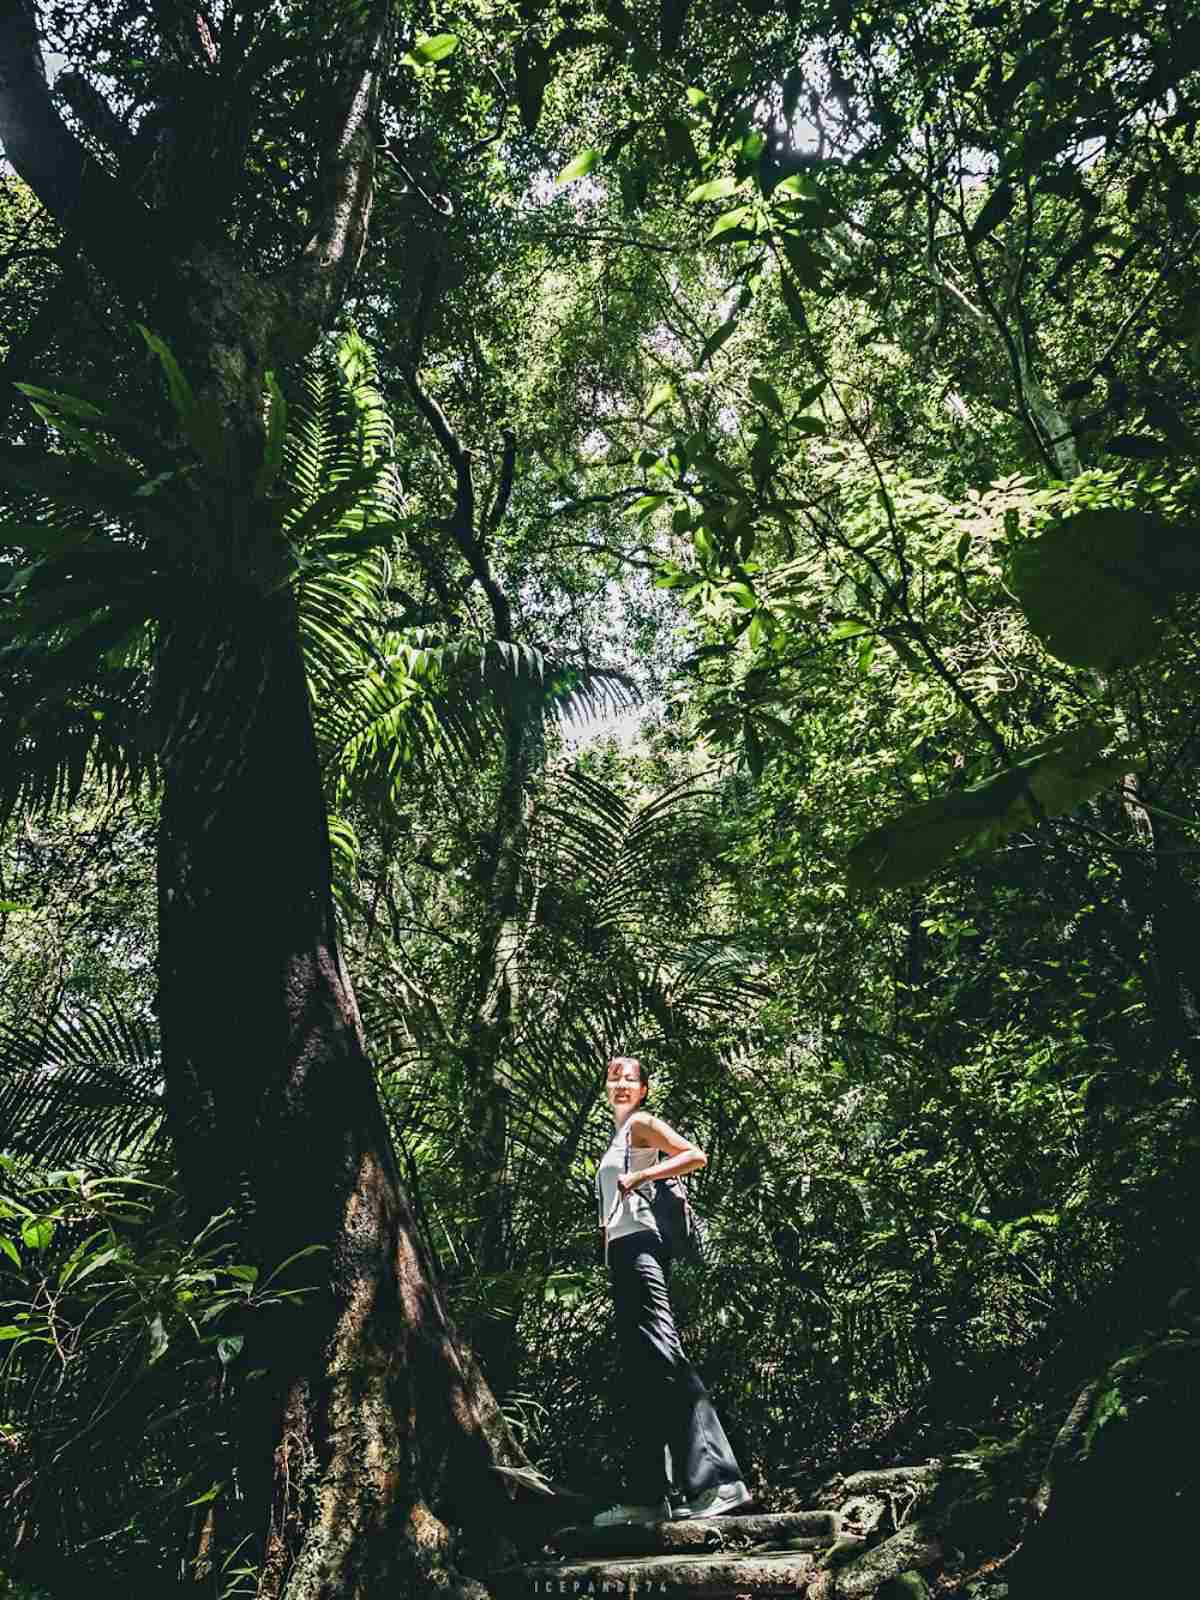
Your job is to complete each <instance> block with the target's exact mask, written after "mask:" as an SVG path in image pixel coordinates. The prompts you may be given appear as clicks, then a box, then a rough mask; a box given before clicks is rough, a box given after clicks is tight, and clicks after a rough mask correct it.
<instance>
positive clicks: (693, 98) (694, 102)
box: [684, 88, 708, 111]
mask: <svg viewBox="0 0 1200 1600" xmlns="http://www.w3.org/2000/svg"><path fill="white" fill-rule="evenodd" d="M684 93H685V94H686V95H687V103H688V105H690V106H691V108H692V110H693V111H699V109H700V107H701V106H706V105H707V104H708V96H707V95H706V94H705V92H704V90H703V89H696V88H688V89H686V90H685V91H684Z"/></svg>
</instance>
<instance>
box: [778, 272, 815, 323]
mask: <svg viewBox="0 0 1200 1600" xmlns="http://www.w3.org/2000/svg"><path fill="white" fill-rule="evenodd" d="M779 289H780V292H781V294H782V295H783V303H784V305H785V306H786V307H787V310H788V315H789V316H790V317H791V319H792V321H793V322H794V323H795V324H796V326H797V327H798V328H799V329H800V332H801V333H803V334H807V333H808V314H807V313H806V311H805V309H804V301H803V300H802V299H801V297H800V291H799V289H797V287H796V285H795V283H794V282H793V281H792V279H791V277H789V275H788V274H787V273H786V272H781V273H780V274H779Z"/></svg>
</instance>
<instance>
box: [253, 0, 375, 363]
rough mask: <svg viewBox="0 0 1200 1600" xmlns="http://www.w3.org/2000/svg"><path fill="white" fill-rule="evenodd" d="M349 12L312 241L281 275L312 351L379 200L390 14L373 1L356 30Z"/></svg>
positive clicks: (352, 269) (303, 343)
mask: <svg viewBox="0 0 1200 1600" xmlns="http://www.w3.org/2000/svg"><path fill="white" fill-rule="evenodd" d="M351 15H352V13H351V12H345V13H344V18H345V19H346V20H344V21H343V24H342V28H341V31H340V33H339V35H338V41H339V44H340V58H341V64H340V67H339V69H338V72H337V74H336V78H335V82H334V84H333V87H332V90H331V92H330V100H331V102H332V104H333V105H334V106H335V107H336V108H337V110H336V127H335V130H334V133H333V135H332V137H331V138H330V139H329V141H328V142H327V144H326V146H325V148H324V150H323V151H322V152H321V155H320V160H319V163H318V168H317V201H316V205H315V207H314V223H313V232H312V237H311V238H310V239H309V241H308V244H307V245H306V246H305V248H304V254H303V256H302V257H301V259H300V260H299V261H298V262H296V263H295V265H294V266H291V267H289V268H287V269H286V270H285V271H284V272H283V273H281V274H280V275H279V279H278V283H279V287H280V288H281V289H282V290H283V292H284V298H285V300H286V299H288V298H290V297H292V296H295V297H296V299H297V300H298V301H299V303H300V305H301V306H302V307H303V313H304V314H303V315H302V317H301V319H300V322H301V326H300V327H299V328H298V329H297V330H296V334H295V338H294V342H295V344H296V346H297V348H299V349H304V350H307V349H308V348H309V347H310V346H311V344H312V343H313V342H314V340H315V338H316V336H317V334H318V333H319V332H320V331H321V330H322V329H323V328H325V327H326V326H327V325H328V323H329V321H330V319H331V317H332V316H333V314H334V313H335V312H336V311H337V309H338V308H339V307H340V306H341V303H342V301H343V300H344V299H345V296H346V292H347V290H348V289H349V287H350V284H351V282H352V281H353V279H354V275H355V273H356V272H357V271H358V264H359V262H360V260H361V259H362V253H363V249H364V247H365V246H366V242H367V226H368V224H369V222H370V219H371V205H372V202H373V200H374V193H375V153H376V139H375V120H376V111H377V108H378V104H379V90H380V83H381V80H382V78H383V74H384V72H385V70H386V68H387V65H388V62H389V60H390V58H391V48H392V35H391V23H390V18H391V7H390V5H389V4H388V0H372V4H371V5H370V6H369V7H368V8H367V9H366V11H365V15H363V16H362V18H361V20H360V21H359V22H358V23H357V25H355V24H353V23H351V22H350V21H349V18H350V17H351Z"/></svg>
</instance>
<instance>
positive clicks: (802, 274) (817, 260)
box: [780, 233, 829, 289]
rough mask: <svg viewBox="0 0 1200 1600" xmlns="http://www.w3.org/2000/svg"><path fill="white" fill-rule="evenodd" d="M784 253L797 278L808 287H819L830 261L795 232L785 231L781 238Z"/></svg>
mask: <svg viewBox="0 0 1200 1600" xmlns="http://www.w3.org/2000/svg"><path fill="white" fill-rule="evenodd" d="M780 243H781V244H782V246H783V253H784V255H785V256H786V257H787V261H788V266H790V267H791V269H792V271H793V272H794V273H795V274H796V277H797V279H798V280H799V281H800V283H802V284H803V285H804V287H805V288H806V289H819V288H820V287H821V282H822V273H823V272H824V271H825V269H826V267H827V266H828V265H829V262H828V261H827V260H826V258H825V257H824V256H822V255H820V254H819V253H818V252H817V251H816V250H814V249H813V248H812V246H811V245H810V244H807V243H806V242H805V241H804V240H803V239H798V238H797V237H796V235H795V234H794V233H785V234H784V235H783V237H782V238H781V240H780Z"/></svg>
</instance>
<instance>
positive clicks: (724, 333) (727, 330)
mask: <svg viewBox="0 0 1200 1600" xmlns="http://www.w3.org/2000/svg"><path fill="white" fill-rule="evenodd" d="M736 327H737V314H736V313H735V314H734V315H733V316H732V317H730V318H729V320H728V322H723V323H722V324H721V326H720V327H719V328H718V329H717V331H716V333H713V334H710V335H709V337H708V338H707V339H706V340H705V341H704V349H703V350H701V352H700V360H699V361H698V362H697V363H696V364H697V366H699V367H702V366H703V365H704V363H705V362H706V361H707V360H708V359H709V358H710V357H711V356H715V355H716V353H717V351H718V350H719V349H720V348H721V346H722V345H723V344H724V343H725V341H726V339H728V338H729V336H730V334H731V333H732V332H733V330H734V329H735V328H736Z"/></svg>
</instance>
